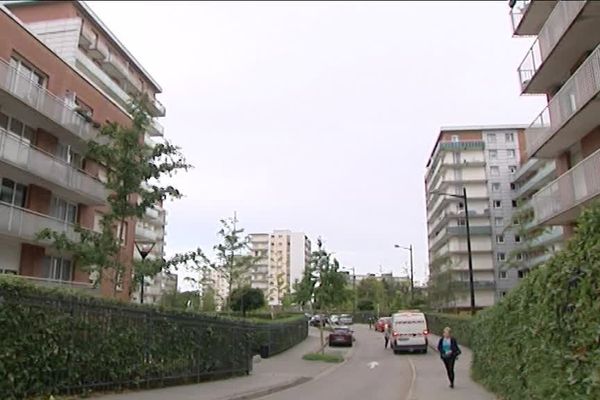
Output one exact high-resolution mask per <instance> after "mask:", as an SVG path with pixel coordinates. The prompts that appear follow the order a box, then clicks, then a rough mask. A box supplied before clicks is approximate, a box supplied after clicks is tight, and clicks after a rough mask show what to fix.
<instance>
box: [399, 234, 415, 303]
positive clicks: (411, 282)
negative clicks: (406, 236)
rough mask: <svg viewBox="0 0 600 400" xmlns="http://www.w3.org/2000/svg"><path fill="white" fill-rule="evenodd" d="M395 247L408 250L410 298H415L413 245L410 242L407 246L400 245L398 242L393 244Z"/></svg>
mask: <svg viewBox="0 0 600 400" xmlns="http://www.w3.org/2000/svg"><path fill="white" fill-rule="evenodd" d="M394 247H395V248H397V249H404V250H408V251H410V300H411V301H412V300H414V298H415V280H414V268H413V246H412V244H411V245H410V246H408V247H406V246H400V245H399V244H395V245H394Z"/></svg>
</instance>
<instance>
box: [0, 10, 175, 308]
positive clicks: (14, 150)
mask: <svg viewBox="0 0 600 400" xmlns="http://www.w3.org/2000/svg"><path fill="white" fill-rule="evenodd" d="M0 37H2V38H3V40H0V181H1V186H0V270H2V271H3V272H5V273H12V274H19V275H23V276H25V277H28V278H29V279H31V280H32V281H35V282H39V283H42V284H47V285H67V286H71V287H77V288H81V289H85V290H88V291H90V292H92V293H94V294H101V295H104V296H113V295H114V291H113V289H114V288H113V285H112V282H111V280H112V279H110V276H108V275H109V274H105V275H104V276H103V280H102V281H101V282H99V285H98V287H97V288H94V287H93V286H92V284H91V283H92V282H91V281H92V280H93V279H97V278H96V277H90V276H89V274H88V273H86V272H84V271H83V270H81V269H80V268H78V267H77V265H75V264H74V262H73V260H72V259H71V258H70V257H69V256H68V255H66V254H58V253H57V252H55V251H54V250H53V249H51V248H50V247H49V246H48V243H41V242H39V241H37V240H36V238H35V236H36V234H37V233H38V232H39V231H41V230H42V229H44V228H50V229H52V230H55V231H59V232H64V233H66V234H67V235H68V236H69V237H71V238H72V239H77V233H76V232H75V231H74V228H73V227H74V224H79V225H81V226H82V227H84V228H87V229H90V230H93V229H98V228H99V221H100V218H101V216H102V213H103V212H105V211H106V198H107V195H108V193H107V190H106V187H105V185H104V183H103V182H105V179H106V174H105V173H104V170H103V168H102V166H100V165H98V164H96V163H94V162H93V161H92V160H89V159H86V158H85V157H84V156H83V155H84V154H85V145H86V142H87V141H88V140H90V139H93V138H94V137H96V135H97V134H98V129H99V127H100V126H101V125H102V124H103V123H104V122H106V121H112V122H116V123H119V124H123V125H127V124H128V123H129V121H130V117H129V115H128V114H127V111H126V109H125V107H124V105H125V103H124V102H123V101H119V100H118V99H117V98H116V96H115V95H114V93H112V92H111V91H110V90H108V89H107V87H108V86H110V87H112V88H113V89H115V90H116V88H117V87H119V88H120V89H121V94H122V95H123V93H126V94H127V95H128V96H131V95H134V94H139V93H144V94H146V95H147V96H148V97H149V98H150V99H151V103H152V106H151V112H152V115H153V116H154V117H159V116H164V114H165V111H164V107H162V105H160V103H159V102H158V101H157V100H156V98H155V96H156V94H157V93H160V91H161V89H160V87H159V86H158V85H157V84H156V82H155V81H154V80H153V79H152V77H151V76H150V75H149V74H148V73H147V72H146V71H145V70H144V69H143V68H142V67H141V65H140V64H139V63H138V62H137V61H136V60H135V59H134V58H133V56H131V54H129V52H128V51H127V50H126V49H125V47H124V46H123V45H122V44H121V43H120V42H119V41H118V40H117V39H116V38H115V37H114V35H113V34H112V33H110V31H109V30H108V29H107V28H106V27H105V26H104V24H103V23H102V22H101V21H100V20H99V19H98V17H97V16H95V15H94V14H93V12H91V10H90V9H89V8H88V7H87V6H86V5H85V4H84V3H81V2H30V1H24V2H4V5H0ZM5 38H8V40H4V39H5ZM86 62H87V64H88V66H89V67H90V69H85V68H84V67H83V63H86ZM92 65H93V66H92ZM103 84H104V85H105V86H103ZM149 134H151V135H156V134H159V135H160V134H162V130H161V128H160V125H158V124H157V123H154V124H153V128H152V129H151V132H149ZM158 212H159V213H160V210H159V211H158ZM163 216H164V214H163ZM148 218H151V216H148ZM161 223H162V225H161V226H162V227H163V229H164V220H163V221H162V222H159V225H160V224H161ZM136 225H138V224H137V223H136V221H127V222H126V224H125V226H124V229H123V238H122V239H123V243H124V245H123V248H122V253H121V255H120V257H121V260H123V261H125V263H128V264H131V260H132V258H133V256H134V240H135V238H136V237H140V236H141V235H139V233H138V232H137V231H138V230H137V229H136ZM154 238H157V237H156V236H154ZM157 239H158V238H157ZM157 241H158V240H157ZM158 249H162V246H159V247H158V248H157V251H158ZM131 288H132V285H131V271H130V270H129V271H126V273H125V275H124V277H123V282H122V285H120V286H119V287H117V293H116V296H117V297H119V298H122V299H129V298H130V293H131Z"/></svg>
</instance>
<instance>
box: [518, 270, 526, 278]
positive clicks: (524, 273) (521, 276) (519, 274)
mask: <svg viewBox="0 0 600 400" xmlns="http://www.w3.org/2000/svg"><path fill="white" fill-rule="evenodd" d="M517 276H518V277H519V279H523V278H525V276H527V272H526V271H519V272H518V274H517Z"/></svg>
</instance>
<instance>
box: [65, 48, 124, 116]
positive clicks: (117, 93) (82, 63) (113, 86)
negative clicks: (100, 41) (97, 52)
mask: <svg viewBox="0 0 600 400" xmlns="http://www.w3.org/2000/svg"><path fill="white" fill-rule="evenodd" d="M76 63H77V67H78V68H80V69H81V70H83V72H84V73H85V74H86V75H87V76H88V77H89V78H90V79H91V80H92V81H94V83H95V84H97V85H98V86H99V87H100V89H102V90H103V91H104V92H105V93H106V94H107V95H108V96H109V97H111V98H112V99H114V100H115V101H117V103H119V105H121V106H122V107H127V103H128V101H129V99H130V96H129V94H127V93H126V92H125V90H123V89H122V88H121V86H119V85H118V84H117V83H116V82H115V81H114V80H112V78H111V77H109V76H108V75H107V74H106V72H105V71H104V70H103V69H102V68H100V67H99V66H98V64H96V63H95V62H94V61H92V60H91V59H90V58H89V57H88V56H87V55H86V54H85V53H84V52H83V51H81V50H77V58H76Z"/></svg>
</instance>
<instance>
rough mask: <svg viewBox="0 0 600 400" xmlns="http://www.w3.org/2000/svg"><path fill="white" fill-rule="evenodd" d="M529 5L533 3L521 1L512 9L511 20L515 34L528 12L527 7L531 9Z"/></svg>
mask: <svg viewBox="0 0 600 400" xmlns="http://www.w3.org/2000/svg"><path fill="white" fill-rule="evenodd" d="M529 3H531V0H519V1H517V2H515V5H514V6H513V8H511V9H510V19H511V21H512V27H513V32H515V31H516V30H517V27H518V26H519V23H520V22H521V20H522V19H523V16H524V15H525V12H526V11H527V7H529Z"/></svg>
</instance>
